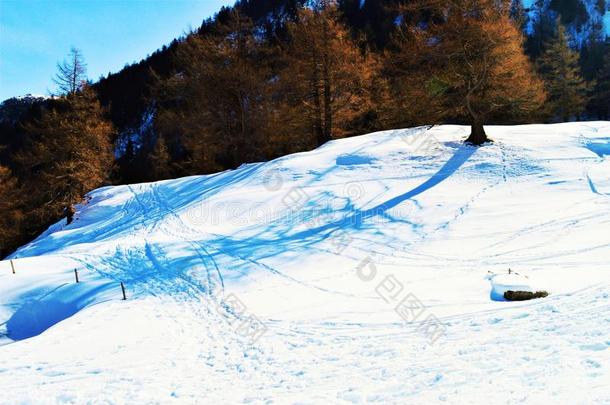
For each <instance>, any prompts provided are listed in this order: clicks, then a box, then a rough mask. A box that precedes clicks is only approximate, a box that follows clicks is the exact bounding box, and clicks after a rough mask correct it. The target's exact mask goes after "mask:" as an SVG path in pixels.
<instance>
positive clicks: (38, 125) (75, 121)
mask: <svg viewBox="0 0 610 405" xmlns="http://www.w3.org/2000/svg"><path fill="white" fill-rule="evenodd" d="M112 132H113V129H112V125H111V124H110V123H109V122H108V121H107V120H106V119H105V117H104V112H103V110H102V108H101V107H100V104H99V102H98V101H97V98H96V96H95V93H94V92H93V90H92V89H90V88H88V87H85V88H83V89H82V90H81V91H80V92H77V93H74V94H70V95H67V96H64V97H62V98H60V99H57V100H54V102H53V103H52V104H51V105H50V107H49V108H48V109H47V110H46V111H44V112H43V113H42V116H41V117H40V118H39V119H37V120H35V121H32V122H29V123H28V124H27V125H26V126H25V138H26V140H27V141H26V146H25V150H24V151H23V152H21V153H20V154H18V156H17V160H18V163H19V165H20V167H21V171H22V172H27V173H30V176H29V177H28V178H27V179H26V181H25V187H24V189H27V190H30V191H29V196H28V200H29V205H30V206H31V207H32V210H31V212H30V211H28V214H31V216H32V218H30V217H28V223H29V225H31V226H30V228H34V229H37V227H38V226H40V225H41V224H45V223H48V222H49V221H53V220H56V219H57V218H59V217H61V216H62V213H64V212H66V213H69V212H70V210H71V209H72V205H73V204H76V203H78V202H79V201H81V200H82V198H83V197H84V195H85V193H86V192H88V191H90V190H92V189H94V188H96V187H99V186H100V185H102V184H104V182H105V181H106V179H107V176H108V174H109V172H110V169H111V167H112V161H113V156H112V151H111V143H110V138H111V135H112Z"/></svg>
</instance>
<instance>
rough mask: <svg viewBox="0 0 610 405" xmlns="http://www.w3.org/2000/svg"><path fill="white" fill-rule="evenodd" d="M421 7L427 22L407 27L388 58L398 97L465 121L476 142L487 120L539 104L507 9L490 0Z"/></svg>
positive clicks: (539, 89)
mask: <svg viewBox="0 0 610 405" xmlns="http://www.w3.org/2000/svg"><path fill="white" fill-rule="evenodd" d="M424 6H425V10H426V11H427V12H428V13H432V14H433V15H434V19H431V20H430V21H429V22H428V24H427V26H426V28H422V25H421V24H413V25H411V26H407V27H406V32H405V34H404V36H403V37H401V39H402V41H400V42H399V43H398V44H397V48H398V51H397V52H396V53H395V54H394V55H393V57H392V58H391V59H390V69H391V71H392V72H393V76H394V82H395V84H392V86H391V88H393V89H395V88H398V89H402V93H398V100H397V103H398V104H401V105H409V103H410V105H413V104H415V105H416V106H417V107H419V110H420V111H421V112H422V114H424V115H425V116H426V117H428V118H429V119H430V120H431V121H429V122H428V123H434V122H439V121H442V120H445V119H455V118H460V119H464V120H466V121H467V122H468V123H469V124H470V125H471V134H470V136H469V138H468V142H471V143H473V144H477V145H479V144H482V143H484V142H486V141H487V140H488V139H487V136H486V134H485V131H484V128H483V124H485V123H486V122H487V120H489V119H492V118H494V117H498V116H500V117H502V118H504V119H506V118H507V117H513V118H518V117H523V116H527V115H528V114H532V113H534V112H535V111H536V110H537V109H538V108H539V106H540V105H541V104H542V102H543V101H544V91H543V86H542V83H541V81H540V80H538V78H537V77H536V75H535V72H534V70H533V68H532V66H531V63H530V62H529V60H528V58H527V57H526V56H525V54H524V51H523V44H522V42H523V37H522V34H521V32H519V30H518V29H517V28H516V27H515V25H514V23H513V22H512V21H511V20H510V17H509V16H508V13H507V12H506V10H502V9H500V8H498V7H497V5H496V2H495V1H494V0H478V1H471V0H452V1H447V2H442V3H439V2H436V1H434V0H429V1H426V2H424ZM395 94H396V92H395ZM405 98H406V99H407V100H409V101H408V102H405V101H403V100H404V99H405Z"/></svg>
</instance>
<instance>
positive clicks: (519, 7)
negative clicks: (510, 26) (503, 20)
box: [510, 0, 528, 31]
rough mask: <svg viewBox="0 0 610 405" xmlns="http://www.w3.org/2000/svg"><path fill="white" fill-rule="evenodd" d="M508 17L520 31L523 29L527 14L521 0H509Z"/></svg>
mask: <svg viewBox="0 0 610 405" xmlns="http://www.w3.org/2000/svg"><path fill="white" fill-rule="evenodd" d="M510 18H511V19H512V20H513V21H514V22H515V24H516V25H517V27H519V29H520V30H521V31H525V28H526V26H527V21H528V16H527V12H526V11H525V8H524V7H523V0H511V2H510Z"/></svg>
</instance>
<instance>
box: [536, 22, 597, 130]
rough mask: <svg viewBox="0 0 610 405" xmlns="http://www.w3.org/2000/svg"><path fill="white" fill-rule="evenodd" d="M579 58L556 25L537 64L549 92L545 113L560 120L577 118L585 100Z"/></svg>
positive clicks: (585, 91)
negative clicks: (552, 35) (553, 34)
mask: <svg viewBox="0 0 610 405" xmlns="http://www.w3.org/2000/svg"><path fill="white" fill-rule="evenodd" d="M578 58H579V56H578V52H576V51H573V50H572V49H571V48H570V46H569V43H568V36H567V34H566V31H565V28H564V27H563V25H561V24H558V28H557V32H556V34H555V36H554V37H553V38H552V39H551V41H550V42H548V43H547V44H546V46H545V50H544V53H543V54H542V55H541V57H540V58H539V59H538V61H537V64H538V71H539V72H540V75H541V76H542V77H543V78H544V81H545V87H546V91H547V93H548V103H547V110H548V113H549V114H550V115H551V116H552V117H558V118H559V119H561V120H563V121H568V120H569V119H570V117H573V116H576V117H578V116H579V115H580V114H581V113H582V112H583V111H584V109H585V106H586V103H587V84H586V82H585V81H584V79H583V78H582V75H581V73H580V66H579V64H578Z"/></svg>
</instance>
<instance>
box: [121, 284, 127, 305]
mask: <svg viewBox="0 0 610 405" xmlns="http://www.w3.org/2000/svg"><path fill="white" fill-rule="evenodd" d="M121 291H123V301H125V300H127V296H126V295H125V284H123V282H122V281H121Z"/></svg>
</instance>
